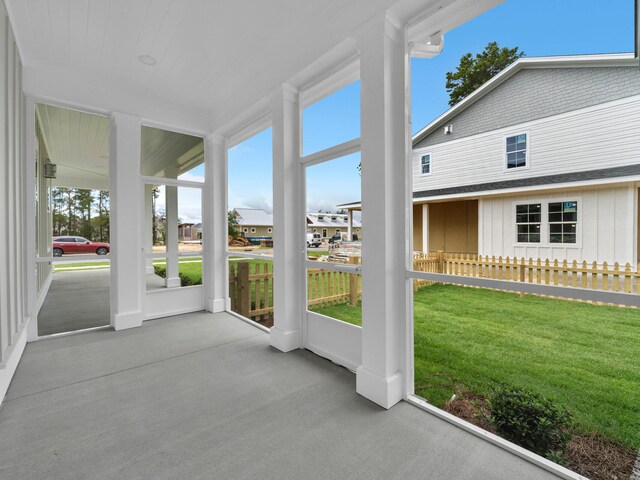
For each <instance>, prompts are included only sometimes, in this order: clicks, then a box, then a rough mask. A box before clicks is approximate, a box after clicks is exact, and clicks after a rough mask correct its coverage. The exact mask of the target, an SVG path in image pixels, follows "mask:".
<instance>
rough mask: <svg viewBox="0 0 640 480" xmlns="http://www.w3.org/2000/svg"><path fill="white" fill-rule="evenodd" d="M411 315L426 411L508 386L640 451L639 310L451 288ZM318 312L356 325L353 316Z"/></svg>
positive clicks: (432, 291) (431, 294) (432, 293)
mask: <svg viewBox="0 0 640 480" xmlns="http://www.w3.org/2000/svg"><path fill="white" fill-rule="evenodd" d="M414 308H415V337H414V338H415V389H416V393H417V394H418V395H421V396H423V397H425V398H426V399H427V400H429V401H430V402H431V403H432V404H434V405H436V406H439V407H440V406H442V405H443V403H444V402H445V401H446V400H447V399H449V398H450V397H451V395H452V394H453V393H454V391H455V390H456V389H457V388H461V387H463V388H466V389H467V390H471V391H474V392H477V393H487V392H488V391H489V390H490V388H491V386H492V385H493V384H495V383H496V382H507V383H510V384H513V385H518V386H521V387H524V388H527V389H529V390H532V391H534V392H537V393H540V394H542V395H544V396H546V397H548V398H551V399H553V400H554V401H555V402H557V403H559V404H561V405H564V406H565V407H566V408H568V409H569V410H570V411H571V413H572V414H573V415H574V418H575V422H576V426H577V427H578V428H579V429H580V430H583V431H588V432H589V431H599V432H601V433H603V434H604V435H606V436H608V437H610V438H613V439H614V440H617V441H620V442H622V443H624V444H626V445H629V446H631V447H633V448H636V449H637V448H639V447H640V310H636V309H625V308H619V307H605V306H598V305H589V304H585V303H578V302H570V301H563V300H555V299H549V298H542V297H535V296H530V295H527V296H523V297H520V296H519V295H518V294H513V293H505V292H496V291H492V290H480V289H473V288H464V287H457V286H453V285H432V286H427V287H423V288H421V289H420V290H418V291H417V292H416V294H415V303H414ZM316 310H317V311H318V312H319V313H322V314H324V315H330V316H332V317H336V318H341V319H342V320H345V321H348V322H350V323H353V324H356V325H360V324H361V315H360V312H361V310H360V309H358V308H354V307H348V306H346V305H340V306H332V307H326V308H318V309H316Z"/></svg>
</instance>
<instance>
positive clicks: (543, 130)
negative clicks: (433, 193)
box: [413, 96, 640, 191]
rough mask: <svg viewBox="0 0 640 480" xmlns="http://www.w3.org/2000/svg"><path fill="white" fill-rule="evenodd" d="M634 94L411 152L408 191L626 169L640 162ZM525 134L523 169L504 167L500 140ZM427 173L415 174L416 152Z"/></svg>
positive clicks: (639, 116) (639, 99) (639, 115)
mask: <svg viewBox="0 0 640 480" xmlns="http://www.w3.org/2000/svg"><path fill="white" fill-rule="evenodd" d="M638 124H640V96H635V97H629V98H626V99H624V100H617V101H615V102H610V103H607V104H602V105H598V106H596V107H590V108H588V109H583V110H578V111H575V112H571V113H569V114H563V115H561V116H556V117H550V118H546V119H542V120H537V121H535V122H532V123H528V124H520V125H515V126H513V127H509V128H508V129H503V130H495V131H492V132H488V133H483V134H481V135H476V136H473V137H467V138H464V139H460V140H454V141H451V142H447V143H441V144H438V145H432V146H430V147H428V148H426V149H419V150H415V151H414V155H413V172H414V191H423V190H433V189H437V188H449V187H455V186H461V185H473V184H480V183H487V182H495V181H503V180H513V179H520V178H527V177H538V176H544V175H553V174H561V173H571V172H576V171H585V170H597V169H601V168H609V167H617V166H625V165H632V164H636V163H638V162H640V131H639V130H638ZM522 132H526V133H527V134H528V138H527V140H528V152H527V153H528V156H529V158H528V162H529V167H528V168H521V169H515V170H509V171H507V170H506V169H505V157H504V155H505V137H506V136H509V135H515V134H518V133H522ZM423 152H429V153H430V154H431V163H432V168H433V173H432V174H431V175H429V176H421V175H420V174H419V168H420V160H419V157H420V154H421V153H423Z"/></svg>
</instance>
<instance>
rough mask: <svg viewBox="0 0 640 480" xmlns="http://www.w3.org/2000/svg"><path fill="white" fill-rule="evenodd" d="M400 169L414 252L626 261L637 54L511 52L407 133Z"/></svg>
mask: <svg viewBox="0 0 640 480" xmlns="http://www.w3.org/2000/svg"><path fill="white" fill-rule="evenodd" d="M412 165H413V167H412V168H413V191H414V193H413V202H414V207H413V218H414V220H413V222H414V224H413V230H414V238H413V243H414V250H418V251H438V250H442V251H445V252H461V253H473V254H480V255H490V256H492V255H495V256H496V257H497V256H503V257H505V256H510V257H513V256H517V257H527V258H528V257H533V258H542V259H547V258H548V259H550V260H554V259H558V260H565V259H566V260H568V261H572V260H577V261H584V260H586V261H587V262H592V261H597V262H598V263H602V262H605V261H606V262H608V263H613V262H620V263H623V264H624V263H627V262H629V263H630V264H632V265H636V264H637V263H638V250H639V248H640V242H639V239H638V216H639V211H640V206H639V194H638V188H639V187H640V69H639V68H638V60H637V59H634V58H633V55H630V54H612V55H580V56H571V57H540V58H527V57H525V58H522V59H520V60H518V61H517V62H515V63H513V64H512V65H511V66H509V67H508V68H506V69H505V70H504V71H502V72H501V73H500V74H498V75H497V76H495V77H494V78H493V79H491V80H490V81H488V82H487V83H486V84H484V85H483V86H482V87H480V88H479V89H478V90H476V91H475V92H474V93H473V94H471V95H469V96H468V97H467V98H465V99H464V100H463V101H461V102H460V103H458V104H457V105H455V106H454V107H453V108H451V109H450V110H448V111H447V112H445V113H444V114H443V115H441V116H440V117H438V118H437V119H435V120H434V121H433V122H431V123H430V124H429V125H427V126H426V127H425V128H423V129H422V130H420V131H419V132H418V133H417V134H416V135H414V137H413V153H412ZM344 207H345V208H350V209H359V208H360V205H359V203H358V204H351V205H348V206H344ZM365 208H366V206H365Z"/></svg>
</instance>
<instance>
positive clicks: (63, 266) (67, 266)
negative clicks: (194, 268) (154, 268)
mask: <svg viewBox="0 0 640 480" xmlns="http://www.w3.org/2000/svg"><path fill="white" fill-rule="evenodd" d="M194 261H196V262H200V261H202V257H180V258H178V262H180V263H182V262H194ZM165 263H167V262H166V260H165V259H164V258H154V259H153V264H154V265H164V264H165ZM110 265H111V263H110V262H109V261H105V260H96V261H94V262H78V263H75V262H57V263H54V267H55V270H56V271H64V270H81V268H80V267H103V268H107V267H109V266H110ZM87 270H89V269H87Z"/></svg>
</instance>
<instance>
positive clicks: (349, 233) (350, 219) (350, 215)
mask: <svg viewBox="0 0 640 480" xmlns="http://www.w3.org/2000/svg"><path fill="white" fill-rule="evenodd" d="M347 241H348V242H351V241H353V210H351V209H349V210H347Z"/></svg>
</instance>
